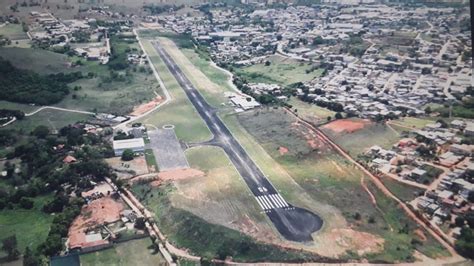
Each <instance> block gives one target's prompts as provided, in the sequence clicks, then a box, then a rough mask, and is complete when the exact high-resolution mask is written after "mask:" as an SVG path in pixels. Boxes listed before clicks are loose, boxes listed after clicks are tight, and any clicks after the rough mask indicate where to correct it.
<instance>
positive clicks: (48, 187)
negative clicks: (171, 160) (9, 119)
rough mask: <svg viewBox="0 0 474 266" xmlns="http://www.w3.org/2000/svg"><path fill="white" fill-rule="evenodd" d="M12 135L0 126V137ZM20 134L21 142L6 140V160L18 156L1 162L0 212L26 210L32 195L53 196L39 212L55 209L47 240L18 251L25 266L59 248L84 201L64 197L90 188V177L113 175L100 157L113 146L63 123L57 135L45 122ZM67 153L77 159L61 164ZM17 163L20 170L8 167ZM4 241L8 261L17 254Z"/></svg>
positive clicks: (104, 156) (104, 155)
mask: <svg viewBox="0 0 474 266" xmlns="http://www.w3.org/2000/svg"><path fill="white" fill-rule="evenodd" d="M12 134H19V132H17V131H12V130H0V140H1V136H8V135H12ZM21 138H22V139H24V140H25V141H22V142H21V143H16V142H15V141H10V142H9V145H15V144H16V146H15V147H14V149H13V150H12V151H11V152H10V153H9V154H8V155H7V158H8V159H13V158H18V159H21V165H19V166H16V165H14V164H12V163H9V162H7V163H5V169H6V170H7V176H6V177H5V178H4V180H5V184H6V185H5V186H2V188H0V210H1V209H4V208H7V209H15V208H25V209H30V208H33V207H34V205H35V200H34V199H35V197H37V196H40V195H51V194H53V195H54V197H53V198H52V199H51V200H50V201H49V202H47V203H46V204H44V205H43V206H42V211H43V212H45V213H55V217H54V220H53V222H52V225H51V227H50V231H49V234H48V237H47V239H46V240H45V241H44V242H43V243H42V244H41V245H39V247H38V248H37V249H36V250H30V249H28V250H26V251H25V252H24V261H25V265H39V264H40V263H39V262H40V260H41V258H44V256H52V255H56V254H58V253H59V252H60V251H61V249H62V247H63V238H64V237H66V236H67V233H68V228H69V226H70V224H71V223H72V221H73V220H74V218H75V217H76V216H77V215H78V214H79V213H80V210H81V207H82V205H83V204H84V202H83V200H82V199H80V198H70V196H69V195H71V194H76V195H79V194H80V193H81V192H82V191H84V190H88V189H90V188H92V184H91V181H94V182H99V181H101V180H103V179H104V178H105V177H110V178H112V179H115V175H114V174H113V172H112V170H111V169H110V167H109V166H108V165H107V164H106V163H105V161H104V160H103V159H104V158H106V157H110V156H112V155H113V150H112V148H111V147H110V145H109V144H108V143H107V142H106V141H105V138H103V137H102V136H97V135H93V134H88V133H86V131H85V130H84V129H83V127H81V126H67V127H64V128H62V129H60V130H59V134H58V135H53V134H51V132H50V130H49V129H48V128H47V127H45V126H39V127H37V128H35V129H34V130H33V131H32V132H31V134H29V135H22V136H21ZM57 147H61V148H60V149H58V148H57ZM72 151H74V156H75V157H76V159H77V160H78V161H77V162H76V163H74V164H65V163H63V161H62V160H63V158H64V157H65V156H66V155H67V154H69V153H70V152H72ZM18 167H19V168H21V171H14V169H16V168H18ZM65 185H68V186H65ZM7 242H8V243H7V244H8V245H5V242H4V245H3V248H4V250H5V251H6V253H7V254H9V256H10V257H11V259H16V258H17V257H18V256H19V254H20V252H18V250H16V251H15V250H14V248H13V247H14V246H15V245H13V244H14V240H13V239H11V238H8V241H7Z"/></svg>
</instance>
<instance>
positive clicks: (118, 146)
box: [113, 138, 145, 156]
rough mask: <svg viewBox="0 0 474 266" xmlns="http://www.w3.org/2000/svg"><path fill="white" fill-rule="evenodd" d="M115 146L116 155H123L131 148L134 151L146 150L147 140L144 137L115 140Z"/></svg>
mask: <svg viewBox="0 0 474 266" xmlns="http://www.w3.org/2000/svg"><path fill="white" fill-rule="evenodd" d="M113 147H114V153H115V156H121V155H122V153H123V151H124V150H126V149H130V150H132V151H133V152H144V151H145V142H144V141H143V138H136V139H123V140H114V142H113Z"/></svg>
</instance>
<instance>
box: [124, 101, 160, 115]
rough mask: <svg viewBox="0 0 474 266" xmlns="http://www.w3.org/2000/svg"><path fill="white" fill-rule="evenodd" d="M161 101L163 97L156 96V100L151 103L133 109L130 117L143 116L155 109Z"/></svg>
mask: <svg viewBox="0 0 474 266" xmlns="http://www.w3.org/2000/svg"><path fill="white" fill-rule="evenodd" d="M161 100H162V98H161V96H156V98H155V99H153V100H152V101H150V102H147V103H144V104H141V105H139V106H135V107H134V108H133V112H132V113H130V115H133V116H139V115H142V114H144V113H146V112H148V111H150V110H151V109H153V108H155V107H156V106H157V105H158V104H159V103H160V102H161Z"/></svg>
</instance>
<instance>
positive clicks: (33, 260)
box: [23, 247, 39, 266]
mask: <svg viewBox="0 0 474 266" xmlns="http://www.w3.org/2000/svg"><path fill="white" fill-rule="evenodd" d="M37 265H39V259H38V257H37V256H36V254H34V253H33V252H32V251H31V249H30V248H29V247H26V249H25V254H24V255H23V266H37Z"/></svg>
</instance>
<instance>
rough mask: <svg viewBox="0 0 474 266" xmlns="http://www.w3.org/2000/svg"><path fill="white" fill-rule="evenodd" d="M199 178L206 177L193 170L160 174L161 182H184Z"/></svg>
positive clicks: (202, 173)
mask: <svg viewBox="0 0 474 266" xmlns="http://www.w3.org/2000/svg"><path fill="white" fill-rule="evenodd" d="M199 176H204V172H202V171H199V170H197V169H192V168H186V169H177V170H170V171H164V172H160V173H158V177H159V179H160V180H182V179H188V178H191V177H199Z"/></svg>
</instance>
